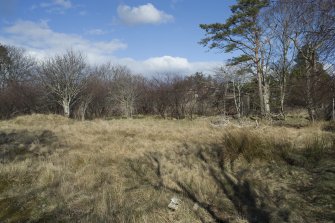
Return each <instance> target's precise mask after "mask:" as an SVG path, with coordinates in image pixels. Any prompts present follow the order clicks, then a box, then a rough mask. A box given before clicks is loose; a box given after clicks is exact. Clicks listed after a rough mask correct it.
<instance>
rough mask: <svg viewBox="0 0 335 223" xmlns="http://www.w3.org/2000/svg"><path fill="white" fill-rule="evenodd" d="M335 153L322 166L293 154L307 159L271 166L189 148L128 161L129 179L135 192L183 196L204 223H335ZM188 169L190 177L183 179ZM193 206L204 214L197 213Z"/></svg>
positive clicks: (212, 148) (214, 148)
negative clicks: (145, 190)
mask: <svg viewBox="0 0 335 223" xmlns="http://www.w3.org/2000/svg"><path fill="white" fill-rule="evenodd" d="M334 152H335V151H334V148H329V150H327V152H325V153H324V154H321V155H320V156H319V158H318V160H317V161H316V160H315V159H313V160H309V159H310V156H309V155H308V153H306V151H303V152H301V153H299V154H294V155H293V154H290V156H294V157H295V158H296V157H300V158H301V157H302V160H303V161H301V162H293V163H291V162H287V155H286V156H285V159H284V158H282V159H280V158H278V159H277V160H268V161H265V162H259V160H257V161H255V162H254V161H253V160H252V161H250V162H249V161H247V160H246V159H243V158H242V159H241V157H238V158H236V157H235V158H234V161H233V162H231V160H230V159H228V158H227V157H226V154H225V153H224V149H223V148H222V145H221V144H215V145H214V144H213V145H208V146H205V147H204V146H195V147H193V148H192V146H190V145H187V144H185V145H183V146H182V147H181V148H179V149H178V150H176V151H173V152H171V153H170V154H162V153H158V152H155V153H147V154H145V155H144V156H143V157H140V158H138V159H133V160H127V163H128V164H127V165H128V167H129V169H128V170H129V171H130V173H132V174H131V175H129V176H128V177H131V179H132V180H133V181H132V183H131V185H136V186H133V187H130V188H129V190H138V188H141V187H142V188H147V190H150V189H148V188H151V190H159V191H165V193H169V194H177V195H178V196H179V197H181V198H182V200H184V201H186V202H185V203H190V204H189V209H190V210H191V211H193V214H194V215H195V216H197V219H198V220H199V221H201V222H211V221H213V220H214V221H215V222H219V223H220V222H221V223H228V222H251V223H253V222H255V223H256V222H264V223H266V222H273V223H277V222H324V223H326V222H327V223H328V222H332V221H333V219H335V211H334V209H333V207H335V192H334V191H335V171H334V170H335V164H334V159H333V158H334V157H335V156H334V155H335V153H334ZM279 155H280V153H279ZM313 157H315V155H313V156H312V158H313ZM306 162H307V163H312V162H313V165H309V164H308V165H307V164H306ZM234 163H235V164H234ZM182 169H186V170H187V171H185V172H183V173H181V174H180V171H182ZM171 173H173V174H171ZM134 181H135V182H134ZM136 181H137V183H136ZM213 185H214V186H213ZM137 195H138V194H137ZM143 196H144V195H143ZM139 198H140V197H139ZM193 204H196V205H198V206H199V209H198V210H195V209H192V205H193ZM238 219H240V221H239V220H238ZM241 219H242V220H241Z"/></svg>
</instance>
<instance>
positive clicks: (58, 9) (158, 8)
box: [0, 0, 235, 75]
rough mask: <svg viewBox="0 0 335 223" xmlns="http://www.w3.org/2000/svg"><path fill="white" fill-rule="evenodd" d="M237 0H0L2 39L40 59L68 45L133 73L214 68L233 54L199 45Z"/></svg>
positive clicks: (208, 70)
mask: <svg viewBox="0 0 335 223" xmlns="http://www.w3.org/2000/svg"><path fill="white" fill-rule="evenodd" d="M234 3H235V0H196V1H195V0H151V1H150V0H146V1H143V0H95V1H92V0H81V1H79V0H35V1H33V0H0V43H2V44H7V45H14V46H17V47H22V48H24V49H26V51H27V53H29V54H31V55H33V56H34V57H36V58H37V59H38V60H41V61H42V60H43V59H45V58H48V57H52V56H53V55H55V54H61V53H63V52H65V50H67V49H73V50H76V51H80V52H82V53H83V54H84V55H85V56H86V58H87V60H88V62H89V63H91V64H102V63H106V62H111V63H112V64H120V65H125V66H128V67H129V68H130V69H131V70H132V71H133V72H134V73H141V74H143V75H153V74H157V73H167V72H177V73H180V74H192V73H195V72H204V73H211V72H212V71H213V70H214V68H215V67H217V66H220V65H222V64H223V63H224V61H225V60H227V59H229V58H230V55H227V54H224V53H222V52H219V51H216V50H208V48H206V47H203V46H201V45H199V44H198V42H199V41H200V40H201V39H202V38H204V37H205V32H204V31H203V30H201V29H200V28H199V24H208V23H216V22H220V23H223V22H225V20H226V19H227V18H228V17H229V16H230V15H231V12H230V6H231V5H233V4H234Z"/></svg>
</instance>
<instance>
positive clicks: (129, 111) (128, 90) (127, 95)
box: [110, 66, 142, 118]
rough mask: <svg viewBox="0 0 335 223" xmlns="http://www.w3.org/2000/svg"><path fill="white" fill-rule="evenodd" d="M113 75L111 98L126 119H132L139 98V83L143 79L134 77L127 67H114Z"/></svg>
mask: <svg viewBox="0 0 335 223" xmlns="http://www.w3.org/2000/svg"><path fill="white" fill-rule="evenodd" d="M112 74H113V77H112V83H111V89H110V98H111V100H112V102H113V103H114V104H115V105H116V106H117V108H118V109H119V111H120V112H121V113H122V114H123V115H124V116H125V117H128V118H131V117H132V116H133V114H134V112H135V111H134V110H135V107H136V106H135V102H136V100H137V97H138V83H139V82H140V81H141V79H142V78H141V77H140V76H137V75H133V74H132V73H131V71H130V70H129V69H128V68H127V67H125V66H114V67H112Z"/></svg>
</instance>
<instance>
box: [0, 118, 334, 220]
mask: <svg viewBox="0 0 335 223" xmlns="http://www.w3.org/2000/svg"><path fill="white" fill-rule="evenodd" d="M216 119H217V120H216ZM213 123H214V124H213ZM325 125H326V123H317V124H314V125H311V126H307V127H302V128H299V129H298V128H292V127H284V126H281V127H280V126H269V125H265V124H260V125H259V126H255V125H254V124H253V123H251V124H250V125H248V126H244V127H237V126H236V125H224V126H222V125H220V118H198V119H196V120H193V121H190V120H162V119H155V118H143V119H131V120H130V119H120V120H94V121H84V122H79V121H74V120H70V119H66V118H63V117H61V116H55V115H31V116H21V117H18V118H15V119H12V120H8V121H1V122H0V159H1V160H0V222H333V220H334V219H335V211H334V210H335V162H334V161H335V159H334V157H335V156H334V155H335V149H334V147H335V146H334V140H335V135H334V133H333V132H332V131H331V130H333V129H332V128H331V127H330V126H328V127H327V128H325ZM324 129H326V130H327V131H326V130H324ZM174 196H175V197H178V198H179V199H180V200H181V201H180V204H179V208H178V209H177V210H176V211H172V210H169V208H168V204H169V202H170V199H171V198H172V197H174Z"/></svg>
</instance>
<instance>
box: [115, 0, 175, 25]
mask: <svg viewBox="0 0 335 223" xmlns="http://www.w3.org/2000/svg"><path fill="white" fill-rule="evenodd" d="M117 13H118V16H119V18H120V19H121V21H122V22H123V23H125V24H127V25H137V24H160V23H166V22H170V21H172V20H173V16H172V15H169V14H167V13H165V12H163V11H160V10H158V9H156V8H155V6H154V5H153V4H151V3H148V4H146V5H140V6H138V7H130V6H128V5H119V7H118V8H117Z"/></svg>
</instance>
